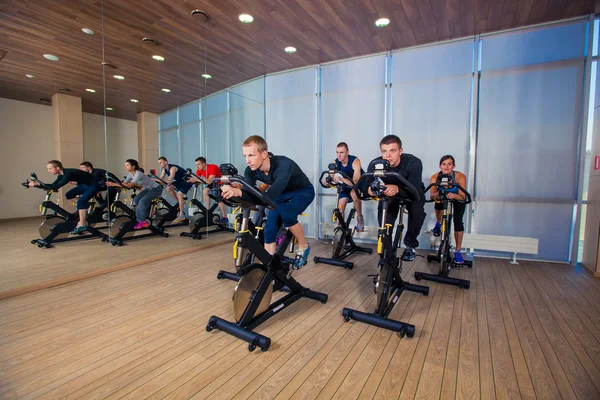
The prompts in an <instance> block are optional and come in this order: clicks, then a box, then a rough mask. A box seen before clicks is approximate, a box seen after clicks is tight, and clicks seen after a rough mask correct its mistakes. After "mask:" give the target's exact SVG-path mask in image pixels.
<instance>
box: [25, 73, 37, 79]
mask: <svg viewBox="0 0 600 400" xmlns="http://www.w3.org/2000/svg"><path fill="white" fill-rule="evenodd" d="M25 76H26V77H28V78H29V79H33V78H35V75H31V74H27V75H25Z"/></svg>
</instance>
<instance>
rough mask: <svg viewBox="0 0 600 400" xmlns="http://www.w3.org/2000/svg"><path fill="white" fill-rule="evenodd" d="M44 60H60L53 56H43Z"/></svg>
mask: <svg viewBox="0 0 600 400" xmlns="http://www.w3.org/2000/svg"><path fill="white" fill-rule="evenodd" d="M44 58H45V59H47V60H50V61H58V60H60V58H58V57H56V56H55V55H53V54H44Z"/></svg>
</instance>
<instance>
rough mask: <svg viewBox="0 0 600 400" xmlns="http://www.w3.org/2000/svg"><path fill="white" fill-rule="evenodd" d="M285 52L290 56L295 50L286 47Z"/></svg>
mask: <svg viewBox="0 0 600 400" xmlns="http://www.w3.org/2000/svg"><path fill="white" fill-rule="evenodd" d="M285 52H286V53H290V54H292V53H295V52H296V48H295V47H292V46H288V47H286V48H285Z"/></svg>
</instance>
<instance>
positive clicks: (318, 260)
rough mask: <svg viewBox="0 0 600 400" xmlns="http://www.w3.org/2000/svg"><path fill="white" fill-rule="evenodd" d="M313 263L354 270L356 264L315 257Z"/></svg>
mask: <svg viewBox="0 0 600 400" xmlns="http://www.w3.org/2000/svg"><path fill="white" fill-rule="evenodd" d="M313 261H314V262H315V264H318V263H323V264H329V265H333V266H335V267H342V268H344V269H352V268H354V263H353V262H351V261H344V260H334V259H333V258H324V257H316V256H315V257H313Z"/></svg>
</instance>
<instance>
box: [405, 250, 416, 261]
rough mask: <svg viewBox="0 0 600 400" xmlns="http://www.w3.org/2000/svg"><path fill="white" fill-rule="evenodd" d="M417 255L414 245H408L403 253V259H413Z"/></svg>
mask: <svg viewBox="0 0 600 400" xmlns="http://www.w3.org/2000/svg"><path fill="white" fill-rule="evenodd" d="M416 256H417V252H416V251H415V249H413V248H412V247H407V248H406V249H404V253H403V254H402V261H412V260H414V259H415V257H416Z"/></svg>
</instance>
